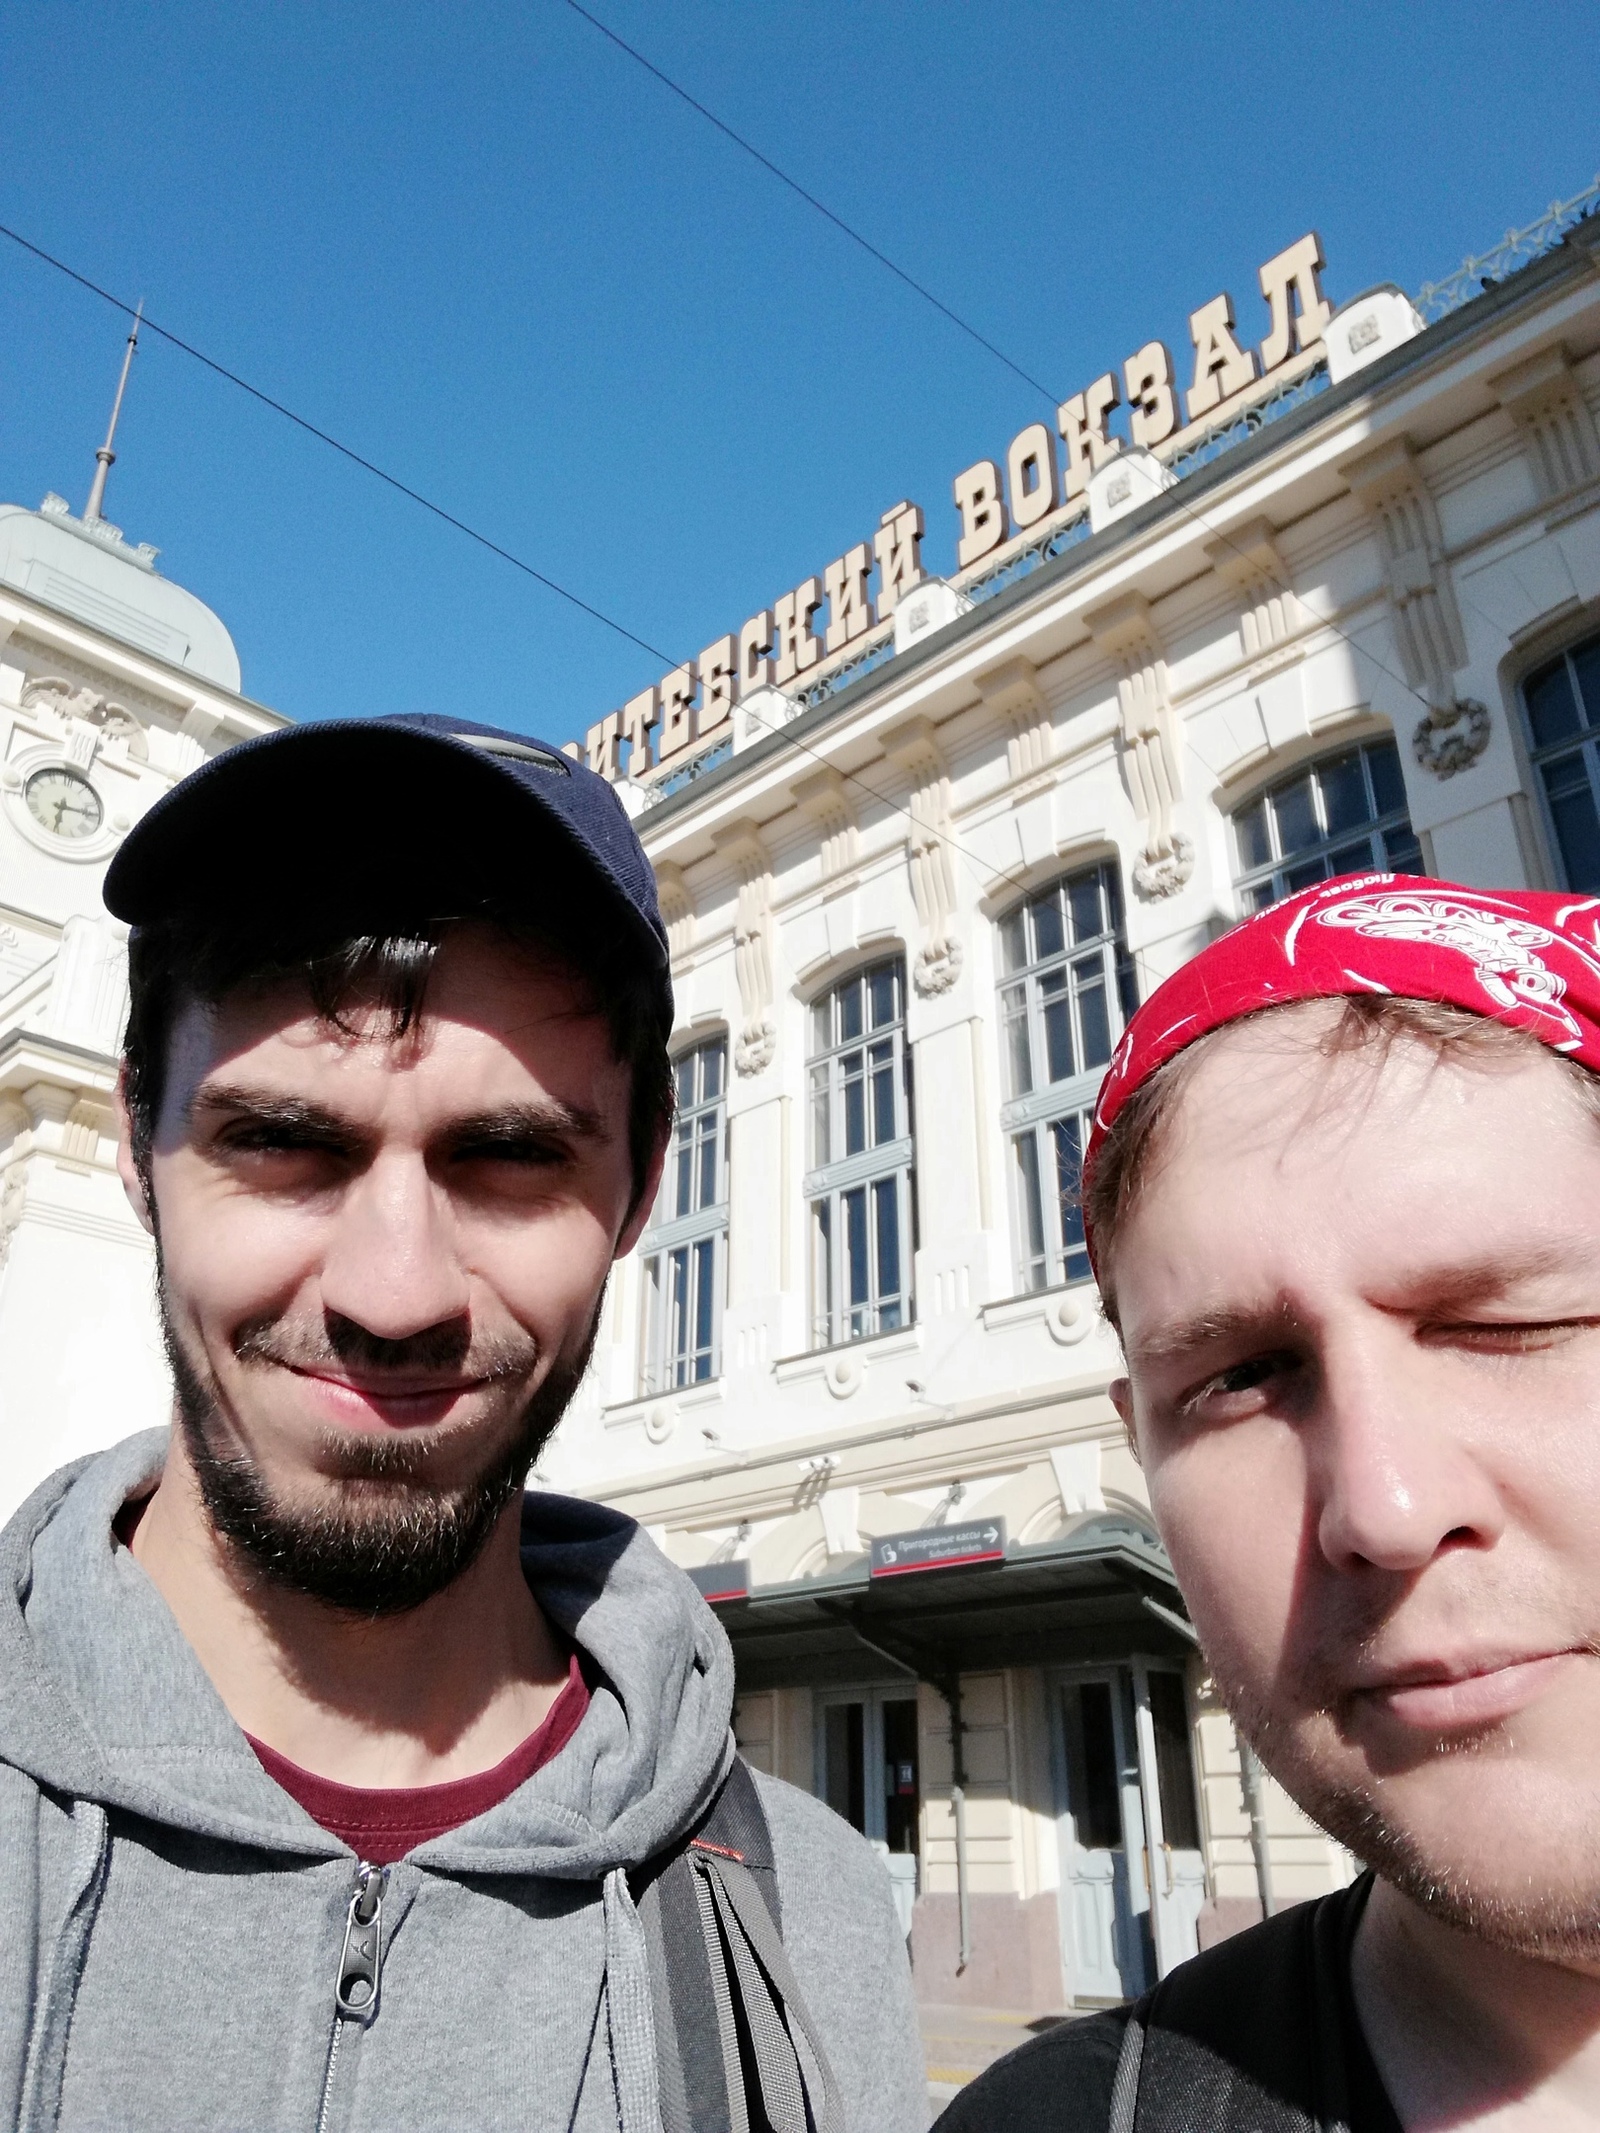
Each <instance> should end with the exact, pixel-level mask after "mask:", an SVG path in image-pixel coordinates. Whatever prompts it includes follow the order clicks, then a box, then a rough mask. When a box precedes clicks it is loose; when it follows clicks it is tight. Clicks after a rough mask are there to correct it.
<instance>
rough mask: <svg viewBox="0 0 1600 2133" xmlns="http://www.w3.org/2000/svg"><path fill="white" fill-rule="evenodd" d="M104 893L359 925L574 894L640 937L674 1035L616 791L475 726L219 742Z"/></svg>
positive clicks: (575, 766)
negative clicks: (340, 917)
mask: <svg viewBox="0 0 1600 2133" xmlns="http://www.w3.org/2000/svg"><path fill="white" fill-rule="evenodd" d="M104 894H105V901H106V907H107V909H108V910H110V911H111V912H112V913H113V915H114V916H115V917H117V918H120V919H123V920H124V921H126V923H128V924H129V925H131V926H134V927H141V926H150V925H155V924H158V923H160V922H161V921H163V920H167V919H173V918H179V917H184V916H189V915H205V916H207V917H209V918H210V919H211V920H212V921H213V922H217V921H220V922H222V923H224V924H225V923H227V920H228V918H229V915H230V914H237V915H238V917H239V918H240V919H241V920H248V921H249V922H250V923H251V924H252V926H254V927H259V926H261V925H263V924H267V925H270V923H271V921H272V917H273V914H274V913H279V912H282V913H287V912H290V911H293V912H296V913H300V914H306V913H311V914H314V913H316V912H317V911H319V910H321V909H324V908H327V909H333V908H337V909H338V910H339V912H340V913H341V914H348V915H349V916H350V919H351V923H352V927H353V929H357V930H360V931H363V932H366V931H376V930H384V931H393V930H395V929H396V928H397V927H403V926H404V925H406V924H407V923H415V924H425V923H434V924H437V923H439V922H441V921H443V920H446V919H449V918H451V917H454V916H467V915H470V913H471V912H473V911H474V910H476V909H481V908H482V907H484V906H485V905H489V906H492V907H493V908H495V909H497V910H501V911H508V912H513V913H525V914H526V915H527V916H528V917H529V918H530V919H531V920H533V921H535V922H537V921H538V919H539V918H540V916H541V914H544V915H549V914H550V912H551V911H552V910H555V911H557V912H559V913H560V914H561V915H562V916H563V917H564V918H565V917H566V916H568V915H569V914H570V910H571V899H572V898H574V897H579V898H582V897H587V898H590V899H592V901H593V905H594V909H595V916H596V918H597V919H599V920H602V921H604V920H606V919H609V920H612V921H614V922H615V924H616V925H618V926H619V927H621V928H622V929H623V931H624V935H625V936H631V937H632V940H633V941H634V942H636V943H637V947H638V952H639V956H640V960H641V963H642V964H643V965H644V967H645V968H646V970H647V971H648V972H649V973H650V974H651V975H652V976H653V977H654V978H655V980H656V983H657V988H658V998H659V1004H660V1013H661V1019H662V1026H663V1029H664V1030H669V1029H670V1027H671V1022H672V983H671V975H670V969H669V963H668V956H667V936H666V928H665V927H664V926H663V924H662V922H661V911H660V906H659V905H658V903H657V901H656V884H655V876H654V875H653V874H652V872H651V871H650V862H649V860H648V859H646V857H645V855H644V847H643V846H642V845H641V844H640V842H639V839H638V837H637V836H636V834H635V833H634V828H633V824H632V823H631V822H630V821H629V820H628V816H627V813H626V811H625V809H624V808H623V805H622V802H621V800H620V798H619V797H618V795H617V793H616V791H615V789H614V788H613V787H612V786H611V785H610V784H609V783H608V781H607V780H606V779H604V778H602V777H598V776H596V774H595V773H594V772H593V771H592V770H590V769H589V768H588V767H587V766H586V765H585V764H582V763H578V762H574V761H573V760H572V758H571V757H570V756H566V755H563V754H562V753H561V751H560V750H559V749H558V748H554V747H552V746H551V745H550V743H549V742H548V741H541V740H536V739H534V738H533V737H532V736H531V735H528V734H522V733H508V732H505V731H504V730H503V729H502V728H500V727H498V726H485V725H480V724H478V723H477V722H476V721H474V720H472V719H460V718H444V717H440V716H438V715H436V714H434V713H431V712H405V713H401V714H398V715H396V716H393V717H387V718H361V719H330V720H328V721H326V722H325V723H321V724H316V725H303V726H286V727H284V728H282V729H281V730H280V731H279V732H276V733H267V734H262V735H260V736H258V737H257V738H256V739H255V740H251V741H243V742H241V743H239V745H238V746H237V747H233V748H228V749H225V750H224V751H223V753H222V754H221V755H218V756H213V757H212V758H211V760H210V761H209V762H207V763H204V764H202V765H201V767H200V768H199V769H198V770H194V771H191V772H190V773H189V775H188V776H187V777H186V778H183V779H181V780H180V781H179V783H178V784H177V785H175V786H174V787H173V789H172V790H171V792H169V793H167V794H165V795H164V796H163V798H161V799H160V800H158V801H157V802H156V804H155V806H154V807H152V808H151V809H150V811H149V813H148V814H146V815H145V816H143V817H142V818H141V820H140V821H138V822H137V823H135V824H134V827H133V828H132V830H130V831H129V833H128V835H127V837H126V838H125V839H124V841H123V844H122V846H121V849H120V850H119V851H118V853H117V855H116V857H115V858H114V859H113V860H112V862H111V865H110V868H109V870H108V871H107V874H106V879H105V891H104Z"/></svg>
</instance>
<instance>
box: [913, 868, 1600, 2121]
mask: <svg viewBox="0 0 1600 2133" xmlns="http://www.w3.org/2000/svg"><path fill="white" fill-rule="evenodd" d="M1084 1214H1085V1223H1086V1229H1087V1233H1088V1236H1089V1239H1090V1249H1091V1252H1092V1255H1093V1258H1094V1263H1095V1267H1096V1271H1097V1275H1098V1278H1099V1282H1100V1290H1101V1295H1102V1298H1103V1301H1104V1305H1105V1309H1106V1312H1107V1315H1108V1317H1109V1318H1110V1320H1111V1322H1112V1324H1113V1325H1114V1326H1115V1328H1116V1330H1117V1332H1118V1334H1119V1336H1120V1338H1121V1341H1122V1346H1123V1351H1124V1355H1125V1358H1126V1371H1127V1374H1126V1376H1125V1377H1124V1378H1122V1379H1121V1380H1120V1381H1119V1382H1118V1383H1117V1384H1116V1385H1115V1386H1114V1387H1113V1388H1112V1396H1113V1398H1114V1400H1115V1401H1116V1404H1117V1408H1118V1412H1119V1413H1120V1414H1121V1416H1122V1418H1123V1421H1124V1424H1125V1426H1126V1428H1127V1430H1128V1434H1129V1438H1130V1441H1131V1442H1132V1444H1133V1446H1134V1448H1135V1451H1136V1453H1137V1455H1138V1457H1139V1458H1140V1460H1141V1461H1142V1463H1143V1466H1144V1470H1145V1474H1146V1476H1147V1478H1148V1482H1149V1488H1150V1500H1151V1503H1152V1506H1153V1508H1154V1511H1155V1516H1156V1519H1157V1522H1158V1524H1159V1526H1160V1528H1161V1532H1162V1535H1163V1537H1164V1539H1165V1541H1166V1545H1167V1547H1168V1550H1169V1551H1170V1554H1171V1557H1172V1561H1173V1565H1174V1568H1175V1569H1176V1571H1177V1574H1178V1578H1179V1581H1180V1583H1181V1585H1182V1587H1183V1591H1184V1595H1185V1598H1186V1600H1187V1602H1188V1606H1189V1610H1190V1614H1191V1616H1192V1618H1193V1620H1194V1623H1195V1627H1196V1629H1197V1631H1198V1633H1199V1636H1200V1641H1201V1644H1202V1647H1203V1649H1204V1654H1205V1659H1206V1663H1207V1665H1208V1667H1209V1669H1210V1671H1211V1673H1212V1675H1213V1677H1214V1679H1215V1681H1216V1684H1217V1687H1218V1689H1219V1691H1220V1692H1221V1694H1222V1696H1223V1698H1224V1700H1225V1701H1226V1703H1227V1706H1228V1709H1229V1711H1230V1712H1231V1714H1232V1716H1233V1719H1234V1722H1235V1724H1236V1725H1237V1726H1238V1728H1239V1730H1240V1732H1241V1733H1242V1734H1243V1735H1244V1737H1245V1738H1246V1739H1248V1740H1249V1741H1250V1742H1252V1743H1253V1744H1254V1746H1255V1748H1256V1750H1257V1751H1258V1753H1259V1754H1260V1756H1261V1759H1262V1761H1263V1762H1264V1763H1265V1764H1266V1765H1267V1767H1268V1768H1269V1769H1270V1770H1271V1771H1272V1773H1273V1774H1274V1776H1276V1778H1277V1779H1278V1780H1279V1782H1280V1783H1281V1784H1282V1785H1283V1786H1284V1787H1285V1788H1286V1789H1287V1791H1288V1792H1289V1793H1290V1794H1291V1795H1292V1796H1293V1797H1294V1798H1295V1800H1297V1801H1298V1802H1299V1804H1300V1805H1301V1807H1303V1808H1304V1809H1305V1811H1306V1813H1307V1814H1309V1815H1310V1816H1311V1817H1312V1818H1313V1820H1315V1821H1316V1822H1318V1823H1320V1824H1321V1826H1322V1827H1323V1828H1325V1829H1327V1830H1329V1831H1331V1832H1332V1834H1333V1835H1334V1836H1336V1837H1337V1838H1339V1839H1340V1841H1341V1842H1342V1843H1344V1844H1345V1845H1347V1846H1348V1847H1349V1849H1350V1850H1351V1851H1352V1852H1353V1853H1354V1854H1355V1856H1356V1857H1357V1859H1359V1860H1360V1861H1361V1862H1362V1863H1363V1865H1364V1867H1365V1872H1364V1873H1363V1874H1362V1875H1361V1876H1360V1878H1359V1879H1358V1880H1357V1881H1356V1882H1355V1883H1354V1884H1353V1885H1352V1886H1351V1887H1350V1888H1348V1889H1345V1890H1341V1891H1340V1892H1338V1893H1337V1894H1336V1895H1332V1896H1328V1897H1324V1898H1323V1899H1321V1900H1320V1901H1319V1902H1316V1903H1311V1904H1305V1905H1302V1906H1300V1907H1299V1908H1298V1909H1296V1910H1293V1911H1289V1912H1286V1913H1284V1914H1282V1915H1281V1916H1279V1917H1277V1918H1274V1919H1271V1920H1269V1921H1267V1922H1266V1923H1264V1924H1262V1925H1259V1926H1257V1927H1255V1928H1253V1929H1252V1930H1251V1931H1249V1932H1247V1933H1244V1934H1241V1935H1239V1936H1238V1937H1237V1938H1235V1939H1233V1940H1231V1941H1227V1942H1224V1943H1223V1944H1221V1945H1220V1946H1219V1947H1217V1948H1214V1949H1212V1950H1211V1951H1209V1952H1208V1953H1206V1954H1204V1955H1201V1956H1199V1957H1197V1958H1196V1959H1195V1960H1194V1961H1193V1962H1191V1963H1187V1964H1185V1965H1183V1966H1182V1967H1181V1968H1180V1969H1178V1970H1177V1971H1175V1972H1174V1973H1173V1974H1172V1975H1171V1976H1170V1977H1168V1978H1167V1979H1165V1980H1164V1981H1163V1982H1162V1983H1161V1984H1160V1985H1158V1986H1157V1987H1156V1988H1155V1990H1154V1991H1153V1992H1152V1993H1150V1994H1147V1995H1146V1997H1145V1998H1144V1999H1143V2000H1141V2001H1140V2002H1139V2003H1138V2005H1137V2006H1135V2007H1133V2008H1131V2009H1128V2008H1124V2009H1120V2010H1117V2011H1115V2012H1113V2013H1109V2014H1104V2015H1098V2016H1094V2017H1092V2018H1089V2019H1086V2020H1084V2021H1081V2022H1074V2023H1068V2024H1063V2025H1062V2026H1060V2027H1059V2028H1057V2029H1055V2030H1052V2031H1051V2032H1049V2033H1048V2034H1047V2035H1046V2036H1043V2037H1041V2038H1039V2039H1037V2040H1036V2041H1035V2042H1033V2043H1031V2044H1029V2045H1026V2046H1024V2047H1023V2049H1022V2050H1021V2051H1020V2052H1017V2053H1014V2054H1012V2055H1011V2057H1010V2058H1008V2059H1006V2060H1003V2061H1001V2062H999V2063H998V2064H997V2065H996V2066H995V2067H994V2068H992V2069H991V2070H990V2071H989V2072H988V2073H987V2074H986V2075H985V2076H983V2077H982V2078H981V2079H980V2080H979V2081H977V2082H975V2083H974V2084H973V2085H972V2086H971V2087H970V2088H969V2089H967V2090H965V2091H964V2092H963V2093H962V2095H961V2096H960V2097H959V2098H958V2099H957V2100H956V2102H955V2103H954V2104H953V2105H952V2107H951V2109H950V2110H949V2112H948V2113H947V2114H946V2117H945V2119H944V2121H943V2125H944V2127H945V2128H946V2129H948V2133H968V2129H969V2128H971V2129H976V2128H978V2127H990V2126H997V2125H1004V2126H1005V2127H1007V2128H1008V2133H1042V2129H1044V2128H1047V2127H1048V2128H1051V2129H1077V2128H1094V2129H1095V2133H1100V2129H1102V2128H1106V2127H1115V2128H1118V2129H1125V2133H1166V2129H1171V2133H1178V2129H1189V2128H1199V2127H1204V2128H1207V2129H1209V2133H1223V2129H1225V2128H1234V2127H1238V2128H1246V2127H1248V2128H1252V2129H1267V2128H1271V2129H1273V2133H1280V2129H1281V2133H1303V2129H1312V2128H1315V2129H1318V2133H1334V2129H1335V2128H1342V2129H1347V2133H1396V2129H1397V2128H1400V2127H1405V2128H1421V2127H1428V2128H1433V2127H1451V2128H1458V2127H1494V2128H1496V2129H1511V2128H1524V2127H1527V2128H1532V2127H1535V2126H1537V2127H1540V2128H1553V2127H1563V2128H1565V2127H1573V2128H1576V2127H1580V2126H1600V899H1595V898H1583V897H1570V896H1556V895H1540V894H1533V893H1524V892H1513V891H1492V892H1491V891H1480V890H1473V889H1465V888H1460V887H1457V886H1456V885H1454V884H1451V883H1446V882H1433V881H1422V880H1417V879H1410V878H1400V877H1395V876H1388V875H1368V876H1359V877H1347V878H1345V879H1342V880H1338V881H1333V882H1326V883H1323V884H1320V885H1319V886H1318V887H1316V888H1314V889H1312V890H1309V891H1307V892H1305V893H1303V894H1301V895H1299V896H1296V897H1293V898H1291V899H1290V900H1289V901H1287V902H1286V903H1282V904H1279V905H1277V906H1275V907H1274V908H1272V909H1271V910H1269V911H1266V912H1263V913H1261V914H1260V915H1259V916H1257V917H1255V918H1253V919H1251V920H1250V921H1248V922H1247V923H1246V924H1244V925H1242V926H1240V927H1238V928H1237V929H1236V930H1235V931H1233V932H1232V933H1230V934H1228V935H1227V936H1225V937H1224V938H1223V939H1222V940H1220V941H1217V942H1215V943H1214V944H1213V945H1212V946H1211V947H1210V948H1208V949H1207V950H1205V952H1204V953H1202V954H1201V955H1199V956H1197V957H1196V958H1195V959H1194V960H1193V961H1192V962H1190V963H1189V964H1187V965H1186V966H1185V967H1184V968H1183V969H1182V970H1180V971H1179V972H1178V973H1177V974H1176V976H1174V977H1173V978H1171V979H1169V980H1168V981H1167V983H1166V984H1164V985H1163V986H1161V987H1160V989H1159V990H1158V991H1157V992H1156V993H1155V994H1154V995H1153V996H1152V997H1151V999H1150V1000H1149V1001H1147V1002H1146V1004H1145V1006H1144V1007H1143V1008H1142V1009H1141V1010H1140V1012H1139V1013H1138V1014H1137V1015H1136V1016H1135V1018H1134V1020H1133V1022H1132V1023H1131V1024H1130V1026H1129V1028H1128V1031H1127V1033H1126V1035H1125V1037H1124V1040H1123V1043H1122V1045H1121V1047H1120V1048H1119V1051H1118V1053H1117V1056H1116V1058H1115V1060H1114V1061H1113V1063H1112V1066H1111V1069H1110V1071H1109V1072H1108V1074H1107V1076H1106V1081H1105V1084H1104V1087H1103V1089H1102V1092H1101V1098H1100V1106H1099V1112H1098V1115H1097V1118H1096V1124H1095V1131H1094V1134H1093V1137H1092V1139H1091V1142H1090V1146H1089V1149H1088V1151H1087V1154H1086V1159H1085V1177H1084Z"/></svg>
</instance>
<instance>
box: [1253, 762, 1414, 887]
mask: <svg viewBox="0 0 1600 2133" xmlns="http://www.w3.org/2000/svg"><path fill="white" fill-rule="evenodd" d="M1233 838H1234V854H1235V861H1236V865H1235V871H1234V880H1235V882H1236V884H1237V886H1238V891H1239V905H1240V909H1241V910H1243V911H1247V912H1248V911H1264V910H1265V909H1266V907H1267V906H1268V904H1275V903H1277V902H1278V901H1279V899H1280V898H1281V897H1285V896H1292V895H1294V893H1295V891H1296V890H1297V889H1309V888H1310V887H1311V886H1312V885H1313V883H1315V882H1319V881H1328V880H1331V878H1332V877H1333V876H1334V875H1335V874H1366V873H1382V874H1421V873H1424V872H1426V869H1425V868H1424V866H1423V864H1422V847H1421V846H1420V845H1419V844H1418V842H1417V838H1416V833H1415V831H1414V830H1413V829H1412V827H1411V817H1410V814H1409V813H1408V812H1407V809H1406V788H1405V780H1404V779H1403V778H1402V776H1401V775H1400V754H1399V750H1398V749H1397V748H1396V747H1395V744H1394V742H1393V741H1392V740H1389V739H1385V740H1381V741H1362V742H1361V743H1360V744H1359V745H1358V746H1356V747H1354V748H1340V749H1338V750H1336V751H1335V752H1334V753H1332V754H1330V755H1324V756H1319V757H1318V758H1317V760H1316V761H1315V762H1314V763H1307V764H1305V765H1304V766H1303V767H1302V768H1301V769H1299V770H1297V771H1296V772H1295V773H1294V775H1293V777H1289V778H1284V779H1283V780H1282V781H1281V782H1280V783H1279V784H1277V785H1270V786H1268V788H1267V790H1266V791H1265V792H1264V793H1261V794H1259V795H1258V796H1257V797H1256V798H1255V799H1254V800H1252V801H1251V802H1250V804H1249V806H1248V807H1241V808H1240V809H1239V811H1238V812H1237V813H1236V814H1235V816H1234V818H1233Z"/></svg>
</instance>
